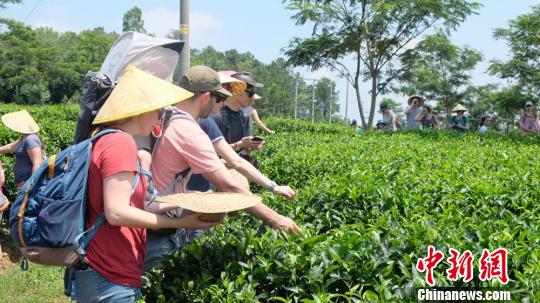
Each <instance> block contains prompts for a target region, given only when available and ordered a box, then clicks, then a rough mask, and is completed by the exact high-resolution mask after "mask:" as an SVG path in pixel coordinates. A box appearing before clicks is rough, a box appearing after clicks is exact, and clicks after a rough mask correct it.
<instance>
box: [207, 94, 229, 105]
mask: <svg viewBox="0 0 540 303" xmlns="http://www.w3.org/2000/svg"><path fill="white" fill-rule="evenodd" d="M210 95H211V96H212V97H214V98H215V99H216V103H221V102H223V101H225V100H227V96H225V95H222V94H219V93H210Z"/></svg>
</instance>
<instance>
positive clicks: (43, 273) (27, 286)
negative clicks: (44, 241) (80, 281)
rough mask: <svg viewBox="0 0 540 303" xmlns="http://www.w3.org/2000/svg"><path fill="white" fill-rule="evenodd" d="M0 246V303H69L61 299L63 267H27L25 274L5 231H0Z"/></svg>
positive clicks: (64, 297)
mask: <svg viewBox="0 0 540 303" xmlns="http://www.w3.org/2000/svg"><path fill="white" fill-rule="evenodd" d="M4 226H5V225H4ZM0 243H1V244H2V250H3V251H4V256H3V258H4V260H2V267H0V302H10V303H23V302H24V303H31V302H39V303H45V302H54V303H59V302H71V301H70V300H69V298H68V297H66V296H64V280H63V277H64V268H63V267H59V266H42V265H37V264H30V266H29V270H28V271H22V270H21V268H20V266H19V264H20V255H19V254H18V253H17V251H16V249H15V248H14V247H13V242H12V241H11V239H10V237H9V233H8V230H7V229H5V228H2V229H1V230H0Z"/></svg>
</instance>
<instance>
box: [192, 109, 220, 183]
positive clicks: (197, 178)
mask: <svg viewBox="0 0 540 303" xmlns="http://www.w3.org/2000/svg"><path fill="white" fill-rule="evenodd" d="M199 125H200V126H201V129H202V130H203V131H204V132H205V133H206V134H207V135H208V138H210V141H211V142H212V144H213V143H214V142H216V141H219V140H222V139H223V134H222V133H221V130H219V127H218V125H217V123H216V121H215V120H214V119H212V118H206V119H199ZM187 188H188V189H189V190H195V191H202V192H205V191H208V190H209V189H210V182H208V180H206V179H205V178H204V177H203V175H201V174H192V175H191V177H190V178H189V182H188V183H187Z"/></svg>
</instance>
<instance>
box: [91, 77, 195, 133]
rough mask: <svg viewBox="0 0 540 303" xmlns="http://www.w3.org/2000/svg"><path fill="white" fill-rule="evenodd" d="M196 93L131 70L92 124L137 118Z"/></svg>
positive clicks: (121, 80) (116, 87)
mask: <svg viewBox="0 0 540 303" xmlns="http://www.w3.org/2000/svg"><path fill="white" fill-rule="evenodd" d="M192 96H193V93H191V92H189V91H187V90H185V89H183V88H181V87H179V86H176V85H174V84H171V83H169V82H167V81H165V80H163V79H160V78H158V77H156V76H153V75H150V74H148V73H146V72H143V71H142V70H140V69H138V68H136V67H133V66H128V67H127V68H126V70H125V72H124V74H123V75H122V78H121V79H120V81H119V82H118V84H117V85H116V86H115V88H114V89H113V91H112V93H111V95H110V96H109V98H108V99H107V101H105V104H103V106H102V107H101V109H100V110H99V112H98V114H97V116H96V118H95V119H94V121H93V122H92V124H102V123H108V122H114V121H119V120H123V119H127V118H131V117H135V116H138V115H141V114H144V113H148V112H151V111H154V110H158V109H161V108H164V107H166V106H168V105H172V104H176V103H178V102H181V101H184V100H186V99H189V98H190V97H192Z"/></svg>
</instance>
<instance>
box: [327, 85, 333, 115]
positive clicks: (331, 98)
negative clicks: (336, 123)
mask: <svg viewBox="0 0 540 303" xmlns="http://www.w3.org/2000/svg"><path fill="white" fill-rule="evenodd" d="M333 99H334V86H333V85H332V86H330V109H329V110H328V111H329V112H330V124H332V102H333V101H334V100H333Z"/></svg>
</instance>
